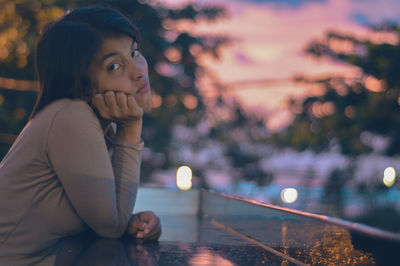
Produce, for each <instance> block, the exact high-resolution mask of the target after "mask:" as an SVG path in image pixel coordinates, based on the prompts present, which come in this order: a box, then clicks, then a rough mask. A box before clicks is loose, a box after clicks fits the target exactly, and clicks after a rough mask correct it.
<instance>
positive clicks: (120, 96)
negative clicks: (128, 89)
mask: <svg viewBox="0 0 400 266" xmlns="http://www.w3.org/2000/svg"><path fill="white" fill-rule="evenodd" d="M115 98H116V101H117V106H118V107H119V108H121V109H122V110H123V111H124V112H127V110H128V102H127V100H128V99H127V97H126V95H125V93H123V92H117V93H116V94H115Z"/></svg>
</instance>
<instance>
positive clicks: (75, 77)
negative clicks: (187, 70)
mask: <svg viewBox="0 0 400 266" xmlns="http://www.w3.org/2000/svg"><path fill="white" fill-rule="evenodd" d="M122 35H126V36H129V37H131V38H132V39H133V40H134V41H137V42H139V41H140V40H139V39H140V37H139V33H138V30H137V29H136V28H135V26H133V25H132V23H131V22H130V21H129V19H128V18H126V17H125V16H124V15H122V14H121V13H120V12H119V11H117V10H115V9H111V8H106V7H100V6H95V7H85V8H78V9H75V10H72V11H71V12H69V13H68V14H66V15H64V16H63V17H61V19H59V20H57V21H56V22H53V23H51V24H49V25H48V26H47V27H46V28H45V29H44V31H43V33H42V35H41V36H40V37H39V39H38V42H37V45H36V50H35V68H36V75H37V78H38V80H39V84H40V87H39V95H38V98H37V100H36V104H35V106H34V108H33V111H32V114H31V117H30V118H33V117H34V116H35V115H36V114H37V113H38V112H39V111H40V110H42V109H43V108H44V107H45V106H47V105H48V104H50V103H51V102H53V101H55V100H58V99H61V98H71V99H74V98H80V99H84V100H89V99H90V98H91V96H92V90H91V88H90V80H89V78H88V76H87V73H86V72H87V70H88V67H89V65H90V63H91V62H92V60H93V57H94V55H95V53H96V52H97V51H98V50H99V48H100V47H101V44H102V40H103V39H104V38H109V37H119V36H122Z"/></svg>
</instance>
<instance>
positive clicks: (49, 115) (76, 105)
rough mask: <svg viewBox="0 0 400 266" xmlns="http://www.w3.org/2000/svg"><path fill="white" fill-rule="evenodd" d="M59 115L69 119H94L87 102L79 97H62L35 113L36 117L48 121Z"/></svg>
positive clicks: (94, 116)
mask: <svg viewBox="0 0 400 266" xmlns="http://www.w3.org/2000/svg"><path fill="white" fill-rule="evenodd" d="M61 117H64V118H71V119H77V118H80V119H84V118H90V119H95V118H96V115H95V113H94V111H93V109H92V108H91V107H90V106H89V104H88V103H87V102H85V101H83V100H81V99H68V98H63V99H60V100H56V101H54V102H52V103H50V104H49V105H48V106H46V107H45V108H44V109H43V110H42V111H41V112H39V113H38V114H37V117H36V118H38V119H40V118H42V119H45V120H47V121H50V120H53V119H56V118H61Z"/></svg>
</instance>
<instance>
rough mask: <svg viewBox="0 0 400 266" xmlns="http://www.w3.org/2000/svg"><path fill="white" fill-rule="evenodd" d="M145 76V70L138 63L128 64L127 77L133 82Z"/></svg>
mask: <svg viewBox="0 0 400 266" xmlns="http://www.w3.org/2000/svg"><path fill="white" fill-rule="evenodd" d="M144 74H145V68H144V66H143V65H142V64H141V63H140V62H135V61H131V63H130V64H129V75H130V78H131V79H132V80H134V81H136V80H139V79H141V78H142V77H143V76H144Z"/></svg>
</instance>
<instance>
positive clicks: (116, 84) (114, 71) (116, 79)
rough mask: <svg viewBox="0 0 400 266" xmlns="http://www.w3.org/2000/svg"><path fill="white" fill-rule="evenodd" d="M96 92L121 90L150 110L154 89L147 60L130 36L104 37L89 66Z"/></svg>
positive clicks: (93, 87)
mask: <svg viewBox="0 0 400 266" xmlns="http://www.w3.org/2000/svg"><path fill="white" fill-rule="evenodd" d="M87 74H88V77H89V79H90V82H91V88H92V90H93V94H96V93H104V92H106V91H121V92H123V93H125V94H127V95H132V96H133V97H135V99H136V102H137V104H138V105H139V107H141V108H143V109H145V110H146V109H148V108H149V106H150V102H151V90H150V82H149V75H148V67H147V62H146V59H145V58H144V57H143V55H142V54H141V53H140V52H139V50H138V44H137V43H136V42H135V41H133V40H132V38H130V37H128V36H121V37H115V38H105V39H104V40H103V43H102V45H101V47H100V49H99V51H98V52H97V53H96V54H95V55H94V58H93V60H92V62H91V64H90V66H89V68H88V72H87Z"/></svg>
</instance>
